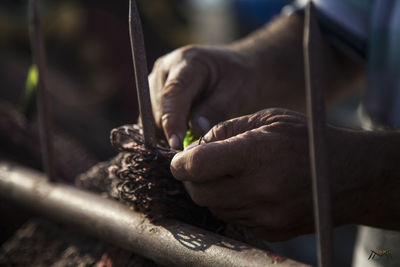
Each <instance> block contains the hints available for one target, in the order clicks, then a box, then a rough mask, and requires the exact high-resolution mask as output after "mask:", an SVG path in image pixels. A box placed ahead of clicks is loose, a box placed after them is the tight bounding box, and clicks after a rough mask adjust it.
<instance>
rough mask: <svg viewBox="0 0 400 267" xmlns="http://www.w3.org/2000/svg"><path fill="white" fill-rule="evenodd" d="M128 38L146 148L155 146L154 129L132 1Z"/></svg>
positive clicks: (139, 26)
mask: <svg viewBox="0 0 400 267" xmlns="http://www.w3.org/2000/svg"><path fill="white" fill-rule="evenodd" d="M129 36H130V41H131V50H132V59H133V65H134V69H135V80H136V91H137V96H138V102H139V110H140V118H141V119H142V124H143V137H144V143H145V145H146V146H147V147H148V148H153V147H155V146H156V145H157V140H156V127H155V123H154V117H153V111H152V108H151V101H150V89H149V81H148V78H147V76H148V70H147V59H146V50H145V47H144V39H143V32H142V23H141V21H140V16H139V12H138V10H137V6H136V3H135V1H134V0H129Z"/></svg>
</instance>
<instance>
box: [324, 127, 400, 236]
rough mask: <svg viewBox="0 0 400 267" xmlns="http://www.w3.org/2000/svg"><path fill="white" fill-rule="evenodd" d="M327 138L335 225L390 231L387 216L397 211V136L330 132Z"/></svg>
mask: <svg viewBox="0 0 400 267" xmlns="http://www.w3.org/2000/svg"><path fill="white" fill-rule="evenodd" d="M329 136H330V137H329V142H330V149H329V151H330V152H329V157H330V158H329V162H330V172H329V173H330V174H331V177H330V179H331V181H332V183H331V192H332V203H333V205H332V210H333V215H334V216H333V218H334V223H335V225H341V224H348V223H355V224H364V225H370V226H377V227H386V228H393V226H394V225H391V223H396V220H388V219H387V216H388V215H390V214H392V213H393V211H396V210H397V213H398V211H399V205H398V204H397V203H398V202H399V200H400V199H399V197H398V190H399V189H400V188H399V186H398V182H396V177H397V175H398V174H399V173H400V164H399V162H400V156H399V155H398V153H397V151H398V149H399V148H400V138H398V137H397V136H399V134H396V133H385V132H381V133H379V132H366V131H349V130H342V129H333V130H332V129H331V130H330V134H329ZM397 224H398V220H397Z"/></svg>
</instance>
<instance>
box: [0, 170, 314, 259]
mask: <svg viewBox="0 0 400 267" xmlns="http://www.w3.org/2000/svg"><path fill="white" fill-rule="evenodd" d="M0 194H1V195H2V196H4V197H6V198H8V199H11V200H13V201H15V202H17V203H19V204H22V205H24V206H26V207H28V208H32V209H34V210H36V211H37V212H40V213H42V214H44V215H46V216H48V217H50V218H53V219H56V220H58V221H60V222H63V223H65V224H72V225H74V226H76V227H78V228H79V229H81V230H83V231H85V232H87V233H89V234H92V235H94V236H96V237H97V238H100V239H102V240H104V241H106V242H110V243H113V244H115V245H117V246H120V247H122V248H125V249H128V250H130V251H133V252H135V253H137V254H139V255H141V256H144V257H146V258H149V259H152V260H154V261H155V262H157V263H159V264H161V265H166V266H308V265H304V264H301V263H298V262H295V261H293V260H290V259H283V258H281V257H279V256H276V255H274V254H272V253H269V252H265V251H263V250H260V249H256V248H253V247H251V246H249V245H247V244H245V243H241V242H237V241H235V240H232V239H228V238H226V237H223V236H220V235H217V234H214V233H211V232H208V231H205V230H202V229H199V228H196V227H193V226H190V225H187V224H184V223H180V222H177V221H173V220H162V221H159V222H158V223H157V225H154V224H152V223H151V222H149V220H148V219H146V218H145V217H144V215H142V214H139V213H137V212H135V211H133V210H130V209H129V208H128V207H127V206H125V205H123V204H121V203H119V202H117V201H113V200H109V199H104V198H101V197H100V196H98V195H95V194H92V193H88V192H85V191H81V190H78V189H76V188H73V187H69V186H65V185H59V184H54V183H49V182H48V181H46V179H44V175H43V174H40V173H38V172H36V171H33V170H31V169H27V168H23V167H21V166H18V165H15V164H10V163H7V162H0Z"/></svg>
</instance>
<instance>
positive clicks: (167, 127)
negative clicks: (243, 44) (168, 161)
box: [149, 46, 258, 149]
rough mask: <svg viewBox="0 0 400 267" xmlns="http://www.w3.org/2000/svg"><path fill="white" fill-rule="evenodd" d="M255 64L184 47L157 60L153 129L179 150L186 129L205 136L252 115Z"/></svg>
mask: <svg viewBox="0 0 400 267" xmlns="http://www.w3.org/2000/svg"><path fill="white" fill-rule="evenodd" d="M255 68H256V66H255V64H254V62H253V61H252V60H251V58H250V57H249V56H247V55H245V54H242V53H240V52H238V51H234V50H230V49H228V48H216V47H210V46H185V47H183V48H180V49H177V50H175V51H173V52H171V53H170V54H167V55H165V56H163V57H161V58H160V59H158V60H157V61H156V63H155V64H154V68H153V71H152V72H151V74H150V76H149V81H150V88H151V89H150V91H151V102H152V106H153V114H154V117H155V121H156V124H157V126H158V127H159V128H160V129H162V130H163V132H164V134H165V137H166V138H167V140H168V143H169V145H170V146H171V147H172V148H174V149H180V148H181V146H182V140H183V137H184V135H185V132H186V130H187V128H188V123H189V125H190V128H191V129H192V130H194V132H195V133H196V134H197V135H203V134H205V133H206V132H207V131H208V130H209V129H210V128H211V127H212V126H213V125H215V124H216V123H218V122H221V121H224V120H226V119H230V118H232V117H235V116H239V115H243V114H246V113H249V112H254V111H256V110H257V109H258V107H255V106H254V102H256V98H257V88H256V87H257V86H256V84H257V81H256V78H255V74H254V73H256V71H255Z"/></svg>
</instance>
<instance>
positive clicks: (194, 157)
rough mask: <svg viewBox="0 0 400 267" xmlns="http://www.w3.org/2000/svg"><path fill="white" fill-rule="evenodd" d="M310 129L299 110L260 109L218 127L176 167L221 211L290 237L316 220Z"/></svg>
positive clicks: (199, 198) (271, 234) (202, 201)
mask: <svg viewBox="0 0 400 267" xmlns="http://www.w3.org/2000/svg"><path fill="white" fill-rule="evenodd" d="M306 134H307V132H306V123H305V118H304V117H303V116H302V115H300V114H299V113H295V112H292V111H288V110H281V109H268V110H264V111H260V112H258V113H255V114H253V115H248V116H243V117H240V118H236V119H232V120H229V121H226V122H224V123H221V124H219V125H217V126H215V127H213V128H212V129H211V130H210V131H209V132H208V133H207V135H205V137H204V141H205V144H201V145H199V146H195V147H192V148H191V149H189V150H185V151H184V152H182V153H178V154H177V155H176V156H175V157H174V159H173V161H172V165H171V170H172V173H173V175H174V176H175V177H176V178H177V179H179V180H181V181H184V184H185V187H186V189H187V191H188V192H189V194H190V196H191V197H192V199H193V200H194V201H195V202H196V203H197V204H198V205H200V206H207V207H208V208H209V209H210V210H211V211H212V212H213V213H214V214H215V215H216V216H218V217H220V218H221V219H223V220H225V221H229V222H233V223H238V224H241V225H245V226H248V227H250V228H252V229H254V230H255V231H257V232H259V233H261V234H262V235H263V236H264V237H266V238H268V239H269V240H275V239H277V240H280V239H286V238H289V237H290V236H292V235H293V234H294V233H301V232H309V231H310V230H311V229H310V228H309V226H310V225H312V205H311V201H312V199H311V183H310V182H311V179H310V178H309V170H308V152H307V150H308V149H307V142H306V141H307V138H306ZM287 162H291V164H290V168H288V164H287ZM305 224H308V227H306V228H305Z"/></svg>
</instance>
